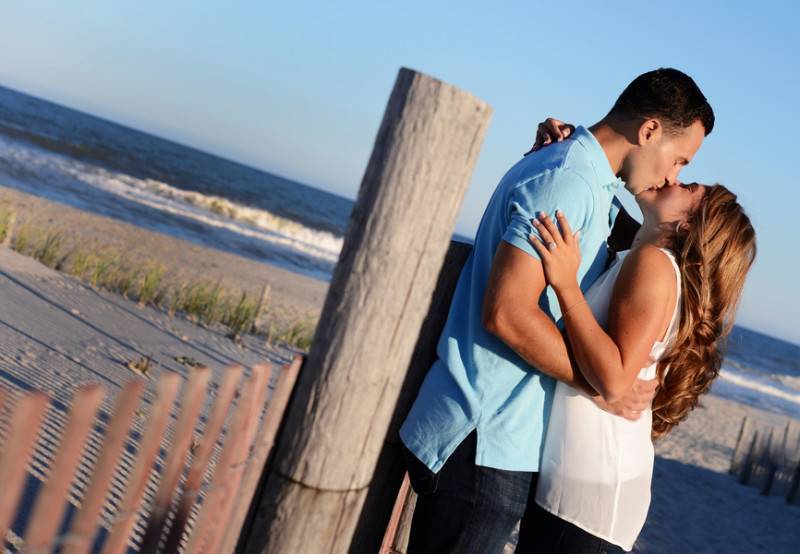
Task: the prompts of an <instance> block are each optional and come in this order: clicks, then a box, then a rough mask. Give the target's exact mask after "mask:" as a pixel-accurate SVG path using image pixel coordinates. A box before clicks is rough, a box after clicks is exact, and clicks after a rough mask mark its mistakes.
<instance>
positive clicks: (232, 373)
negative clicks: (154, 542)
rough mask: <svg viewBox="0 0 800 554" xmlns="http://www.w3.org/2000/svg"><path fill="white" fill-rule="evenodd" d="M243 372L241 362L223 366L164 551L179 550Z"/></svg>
mask: <svg viewBox="0 0 800 554" xmlns="http://www.w3.org/2000/svg"><path fill="white" fill-rule="evenodd" d="M243 372H244V368H243V367H241V366H231V367H228V368H227V369H226V370H225V377H224V378H223V379H222V384H221V385H220V388H219V394H218V395H217V399H216V402H215V404H214V410H213V412H212V414H211V417H210V418H209V420H208V423H207V424H206V429H205V432H204V433H203V440H202V441H201V442H200V445H199V447H198V450H197V454H196V455H195V456H194V459H193V460H192V466H191V468H190V469H189V476H188V477H187V478H186V483H185V485H184V490H183V494H182V495H181V499H180V501H179V503H178V509H177V510H176V512H175V518H174V520H173V522H172V526H171V527H170V530H169V536H168V537H167V544H166V547H165V550H164V551H165V552H177V551H178V546H179V545H180V542H181V537H182V536H183V532H184V528H185V527H186V523H187V522H188V520H189V517H190V515H191V512H192V507H193V506H194V503H195V502H196V501H197V498H198V496H199V492H200V485H201V484H202V482H203V476H204V475H205V474H206V470H207V468H208V462H209V460H210V459H211V454H212V453H213V452H214V445H215V444H216V442H217V438H218V437H219V434H220V431H221V430H222V426H223V424H224V423H225V416H226V415H227V413H228V408H229V407H230V403H231V399H233V394H234V393H235V392H236V387H237V385H238V384H239V381H240V380H241V377H242V373H243Z"/></svg>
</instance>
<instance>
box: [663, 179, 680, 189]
mask: <svg viewBox="0 0 800 554" xmlns="http://www.w3.org/2000/svg"><path fill="white" fill-rule="evenodd" d="M680 184H681V182H680V180H679V179H678V178H677V177H667V178H666V179H664V186H665V187H675V186H678V185H680Z"/></svg>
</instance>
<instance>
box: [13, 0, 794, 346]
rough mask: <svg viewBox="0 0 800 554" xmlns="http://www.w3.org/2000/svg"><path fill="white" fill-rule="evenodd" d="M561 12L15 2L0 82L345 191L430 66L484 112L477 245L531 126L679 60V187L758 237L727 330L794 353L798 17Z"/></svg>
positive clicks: (518, 7)
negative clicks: (701, 133)
mask: <svg viewBox="0 0 800 554" xmlns="http://www.w3.org/2000/svg"><path fill="white" fill-rule="evenodd" d="M559 4H560V5H556V3H552V2H548V3H541V2H535V1H528V2H469V1H460V2H439V3H436V2H430V1H428V2H417V1H406V2H402V3H397V2H394V3H389V2H378V1H372V2H347V1H340V2H303V1H293V2H275V1H271V0H267V1H266V2H264V1H262V2H227V3H224V4H223V3H222V2H219V3H215V2H207V1H201V0H195V1H193V2H186V1H174V2H152V1H143V0H140V1H138V2H135V3H133V2H126V3H123V2H99V1H95V2H90V1H72V2H58V1H36V0H32V1H30V2H24V3H22V2H17V3H13V4H12V5H7V6H6V9H5V13H4V17H3V18H0V47H2V52H3V54H4V55H3V56H2V57H0V84H3V85H6V86H10V87H12V88H16V89H18V90H21V91H23V92H28V93H31V94H35V95H37V96H41V97H44V98H47V99H49V100H53V101H56V102H59V103H62V104H65V105H68V106H70V107H74V108H77V109H81V110H84V111H87V112H89V113H93V114H95V115H100V116H103V117H106V118H109V119H112V120H115V121H118V122H121V123H125V124H128V125H131V126H134V127H136V128H139V129H143V130H146V131H150V132H153V133H156V134H158V135H161V136H165V137H168V138H172V139H175V140H178V141H180V142H184V143H187V144H191V145H193V146H197V147H200V148H202V149H205V150H208V151H211V152H214V153H217V154H221V155H223V156H226V157H230V158H232V159H235V160H239V161H242V162H245V163H248V164H250V165H253V166H255V167H259V168H262V169H265V170H267V171H271V172H273V173H277V174H280V175H283V176H286V177H289V178H292V179H295V180H298V181H301V182H304V183H307V184H311V185H313V186H316V187H319V188H323V189H327V190H331V191H333V192H337V193H339V194H342V195H344V196H348V197H351V198H352V197H355V195H356V192H357V189H358V185H359V183H360V180H361V176H362V173H363V171H364V167H365V165H366V162H367V159H368V157H369V153H370V151H371V149H372V143H373V140H374V137H375V133H376V131H377V128H378V125H379V123H380V119H381V115H382V113H383V110H384V107H385V104H386V100H387V98H388V95H389V92H390V90H391V87H392V84H393V82H394V79H395V76H396V74H397V70H398V68H399V67H401V66H407V67H411V68H414V69H417V70H420V71H424V72H426V73H429V74H431V75H433V76H435V77H438V78H440V79H443V80H444V81H447V82H449V83H452V84H455V85H457V86H459V87H461V88H464V89H466V90H468V91H470V92H472V93H473V94H475V95H477V96H479V97H481V98H482V99H484V100H486V101H488V102H489V103H490V104H491V105H492V106H493V107H494V110H495V112H494V118H493V121H492V124H491V127H490V130H489V134H488V136H487V138H486V142H485V144H484V147H483V150H482V152H481V157H480V160H479V162H478V165H477V167H476V170H475V174H474V177H473V180H472V183H471V186H470V190H469V192H468V194H467V197H466V200H465V202H464V206H463V208H462V213H461V216H460V218H459V221H458V224H457V231H459V232H461V233H464V234H472V232H473V231H474V229H475V227H476V226H477V223H478V220H479V218H480V215H481V212H482V210H483V207H484V206H485V204H486V202H487V200H488V198H489V195H490V194H491V192H492V190H493V188H494V186H495V185H496V183H497V181H498V180H499V178H500V177H501V176H502V174H503V173H504V171H505V170H506V169H507V168H508V167H509V166H510V165H511V164H513V163H514V162H515V161H516V160H517V159H518V158H519V156H520V155H521V154H522V152H523V151H525V150H526V149H527V147H528V146H529V143H530V142H531V141H532V138H533V133H534V129H535V124H536V122H538V121H540V120H541V119H543V118H544V117H545V116H547V115H555V116H559V117H562V118H565V119H568V120H570V121H573V122H576V123H582V124H591V123H594V122H595V121H596V120H597V119H599V118H600V117H601V116H602V115H603V114H604V113H605V112H606V111H607V110H608V108H609V107H610V106H611V104H612V103H613V101H614V99H615V98H616V96H617V95H618V94H619V92H620V91H621V90H622V88H623V87H624V86H625V85H626V84H627V83H628V82H629V81H630V80H631V79H632V78H634V77H635V76H636V75H638V74H639V73H642V72H644V71H647V70H649V69H653V68H655V67H659V66H673V67H677V68H679V69H682V70H683V71H686V72H687V73H689V74H690V75H692V76H693V77H694V78H695V80H696V81H697V82H698V84H699V85H700V87H701V88H702V89H703V91H704V92H705V93H706V96H708V98H709V100H710V101H711V103H712V105H713V106H714V109H715V112H716V114H717V125H716V128H715V130H714V132H713V133H712V135H711V136H710V137H709V138H708V139H707V140H706V142H705V144H704V145H703V147H702V148H701V150H700V152H699V153H698V155H697V157H696V158H695V160H694V162H693V163H692V164H691V165H690V166H689V167H688V168H687V169H686V170H685V171H684V172H683V174H682V179H683V180H685V181H689V180H698V181H701V182H713V181H718V182H721V183H724V184H726V185H727V186H729V187H730V188H731V189H733V190H734V191H736V192H737V193H738V194H739V196H740V199H741V201H742V203H743V205H744V206H745V207H746V208H747V210H748V212H749V213H750V215H751V218H752V219H753V221H754V224H755V226H756V229H757V232H758V236H759V258H758V261H757V264H756V267H755V268H754V270H753V272H752V273H751V276H750V278H749V281H748V284H747V288H746V291H745V296H744V299H743V302H742V307H741V310H740V315H739V319H738V321H739V323H741V324H743V325H746V326H748V327H751V328H754V329H756V330H760V331H763V332H767V333H769V334H773V335H776V336H779V337H782V338H786V339H789V340H792V341H793V342H796V343H800V326H799V325H797V324H796V323H795V321H796V317H797V314H798V313H800V293H798V289H797V287H798V283H800V262H798V253H797V251H798V247H797V238H796V237H795V233H794V231H795V229H796V221H797V219H798V208H800V203H798V201H797V198H796V197H797V194H798V190H800V189H798V187H800V182H798V181H799V180H798V178H797V171H796V169H795V165H796V163H797V162H796V160H797V159H798V156H797V152H796V150H797V148H798V139H797V135H798V125H799V124H800V105H798V99H800V62H798V59H800V38H798V33H797V32H796V30H795V28H794V27H795V25H796V22H797V21H798V19H799V18H800V9H799V8H797V7H796V6H795V5H794V4H793V3H791V2H758V3H755V2H738V1H736V2H722V1H705V2H696V1H694V2H684V1H677V2H670V3H654V2H645V1H643V0H640V1H639V2H625V1H618V2H614V3H613V8H612V7H609V6H610V5H612V3H602V5H601V3H599V2H588V1H586V2H579V1H573V2H568V3H566V2H565V3H559ZM628 200H629V199H628ZM627 203H628V204H630V202H629V201H628V202H627Z"/></svg>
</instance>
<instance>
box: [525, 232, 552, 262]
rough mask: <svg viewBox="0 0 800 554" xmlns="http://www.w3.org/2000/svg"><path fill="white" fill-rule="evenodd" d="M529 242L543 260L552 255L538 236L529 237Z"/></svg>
mask: <svg viewBox="0 0 800 554" xmlns="http://www.w3.org/2000/svg"><path fill="white" fill-rule="evenodd" d="M528 241H529V242H530V243H531V244H532V245H533V248H534V250H536V251H537V252H538V253H539V255H540V256H541V257H542V259H544V258H545V257H546V256H548V255H550V252H549V251H548V250H547V247H546V246H545V245H544V244H542V241H540V240H539V237H537V236H536V235H528Z"/></svg>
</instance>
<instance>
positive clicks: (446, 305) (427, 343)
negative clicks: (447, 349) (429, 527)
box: [350, 241, 472, 553]
mask: <svg viewBox="0 0 800 554" xmlns="http://www.w3.org/2000/svg"><path fill="white" fill-rule="evenodd" d="M470 252H472V246H471V245H469V244H465V243H463V242H456V241H452V242H451V243H450V248H449V249H448V250H447V255H446V256H445V259H444V263H443V264H442V269H441V271H440V272H439V280H438V282H437V283H436V290H435V291H434V293H433V298H432V299H431V305H430V308H429V310H428V315H427V316H426V317H425V322H424V323H423V324H422V328H421V329H420V332H419V336H418V338H417V344H416V345H415V346H414V354H413V355H412V357H411V362H410V363H409V364H408V371H407V372H406V376H405V380H404V382H403V387H402V388H401V390H400V396H399V397H398V399H397V404H396V405H395V409H394V415H393V416H392V422H391V423H390V424H389V430H388V431H387V432H386V438H385V439H384V444H383V448H382V449H381V453H380V456H379V457H378V463H377V465H376V467H375V473H374V474H373V476H372V483H371V484H370V486H369V493H367V499H366V501H365V502H364V507H363V508H362V509H361V518H360V520H359V524H358V527H357V528H356V534H355V536H354V537H353V542H352V544H351V549H350V550H351V552H374V551H375V549H376V548H377V547H376V545H378V544H381V542H380V541H381V538H382V537H383V534H384V531H385V530H386V525H387V524H388V522H389V518H390V516H391V510H392V506H393V505H394V501H395V500H396V497H397V491H398V490H399V488H400V483H401V482H402V480H403V474H404V473H405V465H404V463H403V459H402V455H401V454H402V452H401V446H400V436H399V435H398V431H399V430H400V426H401V425H402V424H403V421H404V420H405V417H406V415H408V410H409V409H410V408H411V404H412V403H413V402H414V399H415V398H416V397H417V392H419V387H420V385H421V384H422V380H423V379H424V378H425V375H426V374H427V373H428V370H429V369H430V367H431V365H433V362H434V361H435V360H436V345H437V344H438V342H439V337H440V336H441V334H442V329H443V328H444V324H445V322H446V321H447V312H448V310H449V309H450V301H451V300H452V298H453V293H454V292H455V288H456V284H457V282H458V277H459V276H460V275H461V269H462V268H463V267H464V264H465V263H466V261H467V258H468V257H469V254H470ZM406 496H407V498H406V501H405V503H404V507H403V512H402V515H401V517H400V522H399V523H398V526H397V530H396V533H395V535H396V537H395V540H394V542H393V544H392V545H391V548H392V549H393V550H394V551H396V552H402V553H404V552H405V547H404V544H405V543H406V542H407V539H408V532H409V530H410V525H411V516H412V515H413V511H414V506H415V504H416V494H415V493H414V491H413V489H410V488H409V489H408V491H407V495H406Z"/></svg>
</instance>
